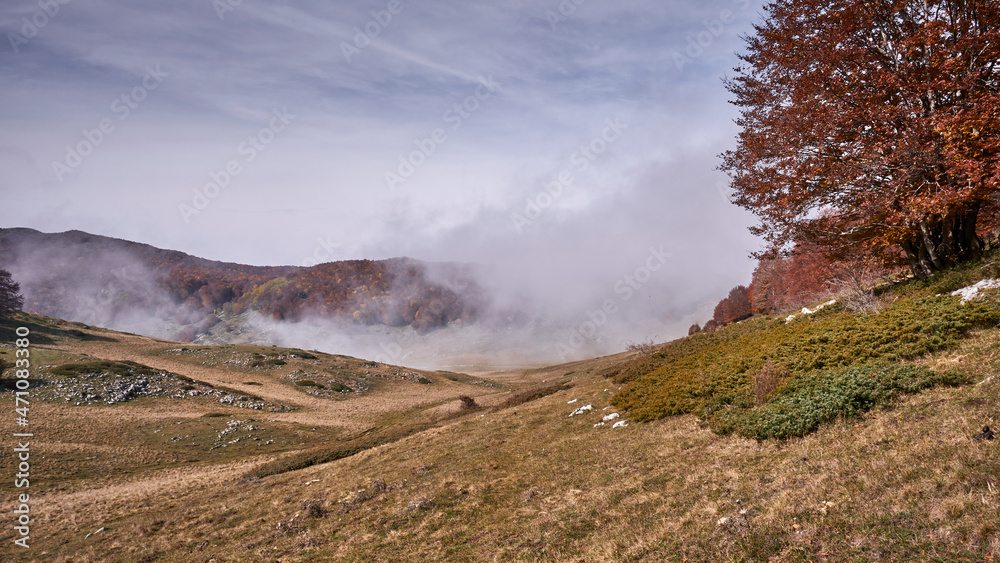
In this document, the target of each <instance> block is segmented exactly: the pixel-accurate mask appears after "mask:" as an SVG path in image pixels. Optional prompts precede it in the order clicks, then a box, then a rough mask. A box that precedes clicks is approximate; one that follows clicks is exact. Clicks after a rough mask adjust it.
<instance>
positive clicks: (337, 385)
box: [326, 381, 349, 393]
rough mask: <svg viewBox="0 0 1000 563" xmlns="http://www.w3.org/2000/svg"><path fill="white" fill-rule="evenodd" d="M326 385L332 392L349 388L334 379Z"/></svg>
mask: <svg viewBox="0 0 1000 563" xmlns="http://www.w3.org/2000/svg"><path fill="white" fill-rule="evenodd" d="M326 387H327V389H329V390H330V391H333V392H334V393H340V392H342V391H347V390H349V387H347V386H346V385H343V384H341V383H337V382H336V381H331V382H330V384H329V385H327V386H326Z"/></svg>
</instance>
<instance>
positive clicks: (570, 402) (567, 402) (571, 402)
mask: <svg viewBox="0 0 1000 563" xmlns="http://www.w3.org/2000/svg"><path fill="white" fill-rule="evenodd" d="M579 400H580V399H573V400H572V401H566V404H567V405H572V404H573V403H575V402H577V401H579Z"/></svg>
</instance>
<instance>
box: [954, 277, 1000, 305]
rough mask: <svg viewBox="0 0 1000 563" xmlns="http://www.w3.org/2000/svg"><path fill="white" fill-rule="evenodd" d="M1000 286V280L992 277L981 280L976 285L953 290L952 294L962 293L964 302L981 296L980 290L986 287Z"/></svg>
mask: <svg viewBox="0 0 1000 563" xmlns="http://www.w3.org/2000/svg"><path fill="white" fill-rule="evenodd" d="M998 287H1000V280H998V279H994V278H990V279H985V280H980V281H979V282H978V283H976V284H975V285H970V286H968V287H963V288H962V289H956V290H955V291H952V292H951V295H961V296H962V303H963V304H964V303H965V302H966V301H969V300H971V299H975V298H976V297H979V292H980V291H982V290H984V289H995V288H998Z"/></svg>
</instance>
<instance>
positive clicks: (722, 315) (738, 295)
mask: <svg viewBox="0 0 1000 563" xmlns="http://www.w3.org/2000/svg"><path fill="white" fill-rule="evenodd" d="M752 314H753V310H752V309H751V306H750V290H749V289H747V287H746V286H743V285H738V286H736V287H734V288H733V289H731V290H730V291H729V296H728V297H726V298H725V299H723V300H722V301H719V304H718V305H716V306H715V314H714V315H712V320H713V321H715V325H717V326H722V325H726V324H729V323H732V322H736V321H741V320H743V319H746V318H748V317H750V315H752Z"/></svg>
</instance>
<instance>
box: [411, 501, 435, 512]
mask: <svg viewBox="0 0 1000 563" xmlns="http://www.w3.org/2000/svg"><path fill="white" fill-rule="evenodd" d="M407 508H409V510H410V511H411V512H412V511H416V510H430V509H432V508H434V501H432V500H430V499H421V500H411V501H410V504H409V506H408V507H407Z"/></svg>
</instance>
